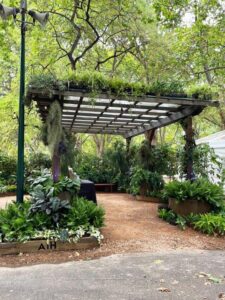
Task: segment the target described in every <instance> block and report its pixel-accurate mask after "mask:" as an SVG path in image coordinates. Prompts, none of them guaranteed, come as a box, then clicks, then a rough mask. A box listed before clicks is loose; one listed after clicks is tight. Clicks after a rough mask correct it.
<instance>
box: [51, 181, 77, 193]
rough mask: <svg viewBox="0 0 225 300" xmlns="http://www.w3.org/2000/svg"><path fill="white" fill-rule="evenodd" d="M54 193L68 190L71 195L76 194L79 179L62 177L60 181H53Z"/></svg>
mask: <svg viewBox="0 0 225 300" xmlns="http://www.w3.org/2000/svg"><path fill="white" fill-rule="evenodd" d="M53 187H54V195H59V194H60V193H62V192H69V193H70V194H71V195H76V194H77V193H78V192H79V190H80V179H79V178H78V177H77V178H74V179H70V178H68V177H63V178H62V179H61V180H60V181H58V182H56V183H54V186H53Z"/></svg>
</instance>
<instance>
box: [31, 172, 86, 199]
mask: <svg viewBox="0 0 225 300" xmlns="http://www.w3.org/2000/svg"><path fill="white" fill-rule="evenodd" d="M28 182H29V184H30V192H31V194H32V191H33V190H34V189H35V187H37V186H38V187H39V189H40V187H41V188H42V189H43V192H45V194H46V195H51V196H52V197H53V196H54V197H56V196H58V195H59V194H60V193H62V192H66V191H67V192H69V193H71V195H72V196H75V195H77V193H78V192H79V190H80V179H79V177H77V178H75V179H70V178H68V177H62V178H61V179H60V180H59V181H58V182H53V178H52V174H51V172H50V171H49V170H48V169H44V170H42V171H41V173H40V174H38V175H37V176H34V177H33V176H31V177H29V179H28Z"/></svg>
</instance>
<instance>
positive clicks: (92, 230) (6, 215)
mask: <svg viewBox="0 0 225 300" xmlns="http://www.w3.org/2000/svg"><path fill="white" fill-rule="evenodd" d="M59 201H60V202H59ZM59 201H58V200H57V199H54V200H52V203H51V206H47V207H46V209H42V208H43V205H41V204H40V206H39V207H38V206H36V207H35V209H34V206H33V204H32V203H30V201H25V202H24V203H22V204H19V205H18V204H17V203H15V202H13V203H10V204H8V206H7V207H6V208H5V209H1V210H0V240H1V241H2V242H12V241H19V242H24V241H28V240H31V239H42V238H56V239H61V240H64V241H65V240H71V241H77V240H78V239H79V238H80V237H82V236H84V235H85V234H88V235H91V236H95V237H96V238H97V239H98V240H100V238H101V236H100V232H99V228H101V227H102V226H103V225H104V214H105V212H104V209H103V208H102V207H98V206H96V205H95V204H94V203H93V202H90V201H88V200H85V199H82V198H74V199H73V201H72V203H71V205H70V206H68V205H67V204H66V203H65V201H61V200H59ZM64 204H65V205H64ZM62 206H64V207H62ZM48 209H49V210H51V213H50V212H49V211H48ZM62 209H64V211H65V212H66V213H62ZM53 210H54V213H55V215H56V212H58V214H59V218H58V219H57V226H56V224H55V223H54V222H52V221H53V220H52V214H53Z"/></svg>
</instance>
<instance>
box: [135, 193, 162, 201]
mask: <svg viewBox="0 0 225 300" xmlns="http://www.w3.org/2000/svg"><path fill="white" fill-rule="evenodd" d="M135 199H136V200H138V201H146V202H152V203H163V202H162V201H161V200H160V199H159V198H157V197H150V196H149V197H147V196H141V195H137V196H135Z"/></svg>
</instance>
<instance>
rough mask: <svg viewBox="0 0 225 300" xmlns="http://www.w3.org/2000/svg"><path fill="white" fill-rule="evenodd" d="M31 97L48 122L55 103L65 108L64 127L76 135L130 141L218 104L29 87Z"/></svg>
mask: <svg viewBox="0 0 225 300" xmlns="http://www.w3.org/2000/svg"><path fill="white" fill-rule="evenodd" d="M27 97H28V98H29V99H32V100H33V101H36V103H37V108H38V112H39V114H40V116H41V118H42V120H43V121H45V120H46V117H47V115H48V110H49V107H50V105H51V103H52V102H54V101H55V100H57V101H59V103H60V104H61V107H62V125H63V127H64V128H65V129H68V130H70V131H72V132H75V133H88V134H113V135H121V136H123V137H124V138H126V139H130V138H132V137H134V136H137V135H139V134H142V133H145V132H146V131H149V130H152V129H157V128H160V127H163V126H166V125H169V124H172V123H175V122H177V121H179V120H182V119H185V118H187V117H189V116H195V115H198V114H199V113H201V112H202V110H203V109H204V108H206V107H208V106H218V102H217V101H211V100H200V99H195V98H188V97H179V96H160V95H159V96H157V95H144V96H143V95H142V96H136V95H132V93H127V94H126V95H113V94H110V93H107V92H106V91H104V92H98V93H97V94H93V92H90V90H89V91H88V90H87V89H76V88H70V87H68V88H67V89H65V90H63V91H61V90H59V89H54V90H52V91H51V92H49V91H45V90H41V89H37V88H34V87H32V86H29V88H28V92H27Z"/></svg>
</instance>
